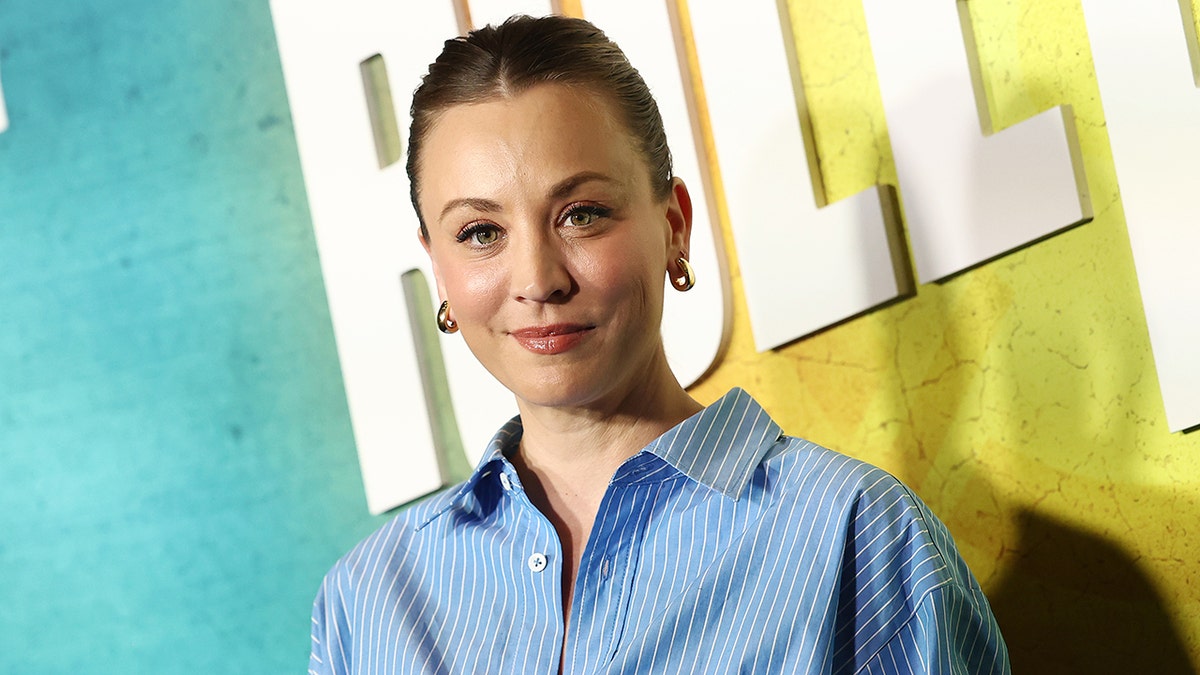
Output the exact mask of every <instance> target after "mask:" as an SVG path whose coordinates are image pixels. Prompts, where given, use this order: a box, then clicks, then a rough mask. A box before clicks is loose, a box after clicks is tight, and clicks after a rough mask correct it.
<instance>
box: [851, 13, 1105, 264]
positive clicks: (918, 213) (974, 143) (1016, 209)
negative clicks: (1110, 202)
mask: <svg viewBox="0 0 1200 675" xmlns="http://www.w3.org/2000/svg"><path fill="white" fill-rule="evenodd" d="M863 8H864V10H865V11H866V18H867V25H868V27H869V31H870V36H871V49H872V50H873V51H874V54H875V67H876V69H877V71H878V74H879V87H880V91H881V93H882V95H883V106H884V111H885V113H886V114H887V123H888V135H889V136H890V137H891V142H892V151H893V154H894V156H895V159H896V172H897V175H898V178H899V180H900V195H901V198H902V199H903V201H904V213H905V224H906V226H907V227H908V232H909V238H910V240H911V242H912V249H913V258H914V262H915V264H916V268H917V278H918V279H919V280H920V281H933V280H936V279H941V278H943V277H946V276H949V275H951V274H954V273H956V272H961V271H963V270H965V269H967V268H970V267H972V266H974V265H978V264H979V263H982V262H985V261H987V260H989V259H991V258H994V257H996V256H998V255H1001V254H1003V253H1006V252H1008V251H1011V250H1013V249H1015V248H1017V247H1020V246H1022V245H1024V244H1027V243H1030V242H1033V241H1035V240H1037V239H1040V238H1042V237H1045V236H1047V235H1049V234H1051V233H1053V232H1055V231H1057V230H1060V229H1062V228H1064V227H1067V226H1069V225H1072V224H1075V223H1078V222H1079V221H1081V220H1085V219H1089V218H1091V208H1090V205H1089V204H1087V203H1086V198H1082V197H1081V195H1083V194H1085V193H1086V190H1087V185H1086V182H1084V181H1083V178H1082V173H1080V175H1079V177H1078V181H1079V182H1078V183H1077V176H1076V173H1075V164H1073V162H1072V154H1073V151H1072V147H1071V146H1072V143H1071V142H1072V139H1073V134H1074V126H1073V124H1074V122H1073V120H1072V116H1071V115H1070V111H1069V109H1067V108H1057V109H1052V110H1048V111H1046V112H1043V113H1041V114H1039V115H1037V116H1035V117H1032V118H1030V119H1028V120H1025V121H1024V122H1021V123H1020V124H1017V125H1015V126H1013V127H1010V128H1009V129H1007V130H1005V131H1003V132H1002V133H998V134H994V135H991V134H993V132H994V130H993V129H992V128H991V121H990V116H989V115H988V111H987V105H986V102H985V100H984V98H983V96H982V95H980V96H979V98H978V100H979V105H978V106H977V103H976V101H977V99H976V95H975V94H974V93H973V91H972V82H971V68H970V62H969V60H968V59H969V58H971V59H973V58H974V54H973V53H971V54H966V53H964V39H965V40H966V42H967V44H974V41H973V34H972V33H971V29H970V28H969V27H968V26H966V25H964V24H965V23H967V22H968V19H967V18H966V6H965V3H963V2H961V1H960V2H959V10H960V11H961V12H962V13H963V16H962V19H961V22H960V19H959V14H958V13H956V12H955V10H954V9H953V8H952V7H951V6H950V3H948V2H945V1H944V0H914V1H913V2H896V1H895V0H863ZM978 84H979V87H980V89H979V91H980V92H982V83H978ZM981 119H982V120H983V127H984V128H983V133H981V130H980V120H981ZM984 134H989V135H990V137H989V136H985V135H984ZM1068 134H1070V136H1069V135H1068ZM1078 166H1079V167H1082V161H1080V162H1079V164H1078ZM1080 171H1081V172H1082V168H1081V169H1080ZM1081 202H1082V203H1083V204H1082V205H1081Z"/></svg>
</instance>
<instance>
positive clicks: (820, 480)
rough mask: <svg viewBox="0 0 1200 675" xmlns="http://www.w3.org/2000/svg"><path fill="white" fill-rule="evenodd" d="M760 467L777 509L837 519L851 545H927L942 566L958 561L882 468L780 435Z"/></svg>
mask: <svg viewBox="0 0 1200 675" xmlns="http://www.w3.org/2000/svg"><path fill="white" fill-rule="evenodd" d="M761 468H762V469H763V472H764V476H765V477H766V478H767V479H773V480H774V481H775V482H776V484H777V488H776V489H775V490H774V492H775V493H776V495H777V497H776V498H777V499H779V500H780V501H781V502H783V504H781V506H785V507H786V506H793V507H795V506H800V507H801V508H803V509H804V510H805V511H808V512H810V513H814V512H815V513H823V514H826V515H830V516H832V515H835V514H836V516H837V517H838V520H839V521H840V522H842V523H843V526H844V527H845V528H846V530H847V534H848V535H849V538H850V541H851V546H867V545H876V544H878V543H879V542H883V541H891V542H898V541H904V542H905V544H906V545H907V546H908V547H918V548H919V547H921V546H928V547H929V549H930V550H929V552H930V553H931V554H932V555H933V557H934V558H937V559H942V560H943V561H944V560H945V559H946V558H951V559H953V558H957V552H956V551H955V548H954V543H953V539H952V538H951V537H950V534H949V532H948V531H947V530H946V527H945V525H943V524H942V522H941V521H940V520H939V519H938V518H937V516H936V515H934V513H933V511H932V510H930V508H929V506H927V505H926V504H925V502H924V501H923V500H922V499H921V498H920V497H919V496H918V495H917V493H916V492H915V491H914V490H913V489H912V488H911V487H909V486H908V485H906V484H905V483H903V482H902V481H901V480H900V479H898V478H897V477H896V476H894V475H892V474H891V473H889V472H888V471H885V470H884V469H881V468H879V467H877V466H875V465H873V464H870V463H868V462H866V461H863V460H861V459H858V458H855V457H851V456H849V455H846V454H843V453H841V452H838V451H835V450H831V449H829V448H826V447H824V446H821V445H818V444H816V443H813V442H811V441H807V440H804V439H802V438H796V437H793V436H784V437H783V438H782V439H781V442H780V443H778V444H777V445H776V447H775V448H773V449H772V451H771V452H770V453H769V454H768V456H767V457H765V458H764V460H763V462H762V467H761ZM798 503H799V504H798ZM884 534H886V535H888V536H881V535H884Z"/></svg>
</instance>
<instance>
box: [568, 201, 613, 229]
mask: <svg viewBox="0 0 1200 675" xmlns="http://www.w3.org/2000/svg"><path fill="white" fill-rule="evenodd" d="M609 213H611V211H610V210H609V209H606V208H604V207H602V206H577V207H575V208H573V209H571V210H570V211H569V212H567V217H566V220H565V222H566V224H567V225H570V226H572V227H587V226H588V225H591V224H593V223H595V222H596V221H597V220H600V219H601V218H603V217H605V216H607V215H609Z"/></svg>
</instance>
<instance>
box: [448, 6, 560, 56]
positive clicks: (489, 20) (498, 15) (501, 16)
mask: <svg viewBox="0 0 1200 675" xmlns="http://www.w3.org/2000/svg"><path fill="white" fill-rule="evenodd" d="M459 1H460V2H464V3H466V4H467V5H468V6H469V11H470V14H471V27H472V28H481V27H483V26H486V25H488V24H499V23H502V22H503V21H504V20H505V19H507V18H508V17H510V16H512V15H513V14H528V15H529V16H546V15H547V14H553V13H554V6H553V4H552V3H551V2H550V0H459ZM435 55H436V54H435ZM430 60H432V58H431V59H430Z"/></svg>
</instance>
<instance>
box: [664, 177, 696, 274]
mask: <svg viewBox="0 0 1200 675" xmlns="http://www.w3.org/2000/svg"><path fill="white" fill-rule="evenodd" d="M667 224H668V225H670V226H671V249H670V251H668V253H669V256H670V258H671V260H672V261H673V260H674V259H675V257H676V256H679V255H682V256H683V257H684V258H687V257H688V255H689V253H690V252H691V246H692V196H691V195H690V194H688V189H687V186H686V185H684V184H683V180H682V179H680V178H679V177H675V178H672V179H671V194H670V195H669V196H668V197H667Z"/></svg>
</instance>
